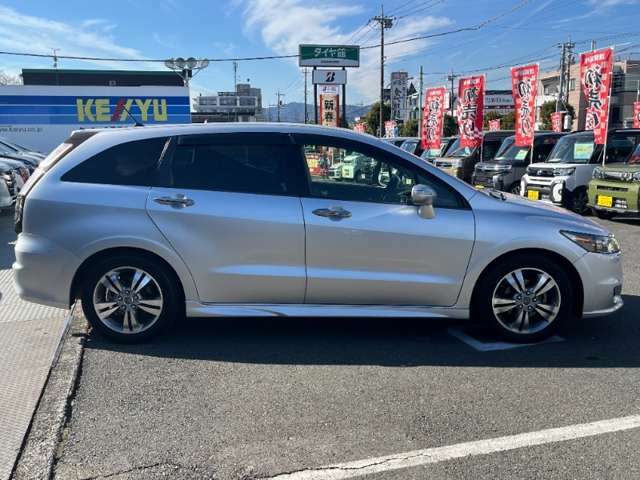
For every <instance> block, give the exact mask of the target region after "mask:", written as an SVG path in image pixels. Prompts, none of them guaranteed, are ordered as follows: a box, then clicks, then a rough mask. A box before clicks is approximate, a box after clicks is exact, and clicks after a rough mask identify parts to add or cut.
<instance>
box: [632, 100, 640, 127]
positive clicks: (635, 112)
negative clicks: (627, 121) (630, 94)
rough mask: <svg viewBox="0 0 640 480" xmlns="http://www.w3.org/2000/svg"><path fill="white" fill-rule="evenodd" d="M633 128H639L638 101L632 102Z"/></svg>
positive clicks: (639, 110) (639, 103) (639, 112)
mask: <svg viewBox="0 0 640 480" xmlns="http://www.w3.org/2000/svg"><path fill="white" fill-rule="evenodd" d="M633 128H640V102H633Z"/></svg>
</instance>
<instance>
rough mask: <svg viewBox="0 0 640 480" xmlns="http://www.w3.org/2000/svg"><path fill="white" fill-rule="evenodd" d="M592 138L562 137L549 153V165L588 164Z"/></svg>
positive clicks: (592, 148) (589, 136) (591, 151)
mask: <svg viewBox="0 0 640 480" xmlns="http://www.w3.org/2000/svg"><path fill="white" fill-rule="evenodd" d="M594 147H595V145H594V143H593V136H591V135H588V136H587V135H575V136H573V135H569V136H566V137H562V138H561V139H560V140H558V143H556V146H555V147H554V148H553V150H552V151H551V154H550V155H549V159H548V160H547V162H549V163H589V160H591V155H592V154H593V150H594Z"/></svg>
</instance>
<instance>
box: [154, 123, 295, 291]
mask: <svg viewBox="0 0 640 480" xmlns="http://www.w3.org/2000/svg"><path fill="white" fill-rule="evenodd" d="M296 152H297V150H296V149H295V147H294V146H293V145H292V144H291V141H290V139H289V137H288V136H285V135H281V134H271V133H267V134H257V133H240V134H209V135H186V136H181V137H176V138H174V139H173V142H172V145H171V146H170V147H169V149H168V151H167V152H166V153H165V155H164V157H165V158H164V159H163V164H162V167H161V168H162V170H163V174H162V177H163V180H162V182H161V185H162V186H160V187H154V188H152V190H151V192H150V196H149V198H148V201H147V210H148V212H149V215H150V216H151V218H152V219H153V221H154V222H155V223H156V225H157V226H158V228H159V229H160V230H161V231H162V233H163V234H164V235H165V237H166V238H167V239H168V241H169V242H170V243H171V244H172V245H173V247H174V248H175V250H176V251H177V252H178V254H179V255H180V256H181V257H182V258H183V259H184V261H185V263H186V264H187V266H188V267H189V269H190V270H191V273H192V275H193V277H194V280H195V282H196V286H197V289H198V293H199V296H200V299H201V301H203V302H215V303H303V301H304V291H305V281H306V277H305V264H304V261H305V258H304V248H305V244H304V242H305V240H304V237H305V232H304V224H303V218H302V208H301V204H300V199H299V193H300V192H299V183H300V175H299V174H298V175H297V176H296V174H295V172H294V171H293V170H292V169H293V168H295V167H296V166H299V161H298V160H299V155H298V154H297V153H296ZM292 159H293V161H292Z"/></svg>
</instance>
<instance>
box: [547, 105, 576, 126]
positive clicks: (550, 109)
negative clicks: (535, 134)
mask: <svg viewBox="0 0 640 480" xmlns="http://www.w3.org/2000/svg"><path fill="white" fill-rule="evenodd" d="M555 111H556V102H555V100H549V101H548V102H544V103H543V104H542V106H541V107H540V122H541V124H542V125H541V126H542V130H551V129H552V128H553V124H552V123H551V114H552V113H553V112H555ZM567 111H568V112H569V115H571V118H575V110H574V109H573V107H572V106H571V105H567Z"/></svg>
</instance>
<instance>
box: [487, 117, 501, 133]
mask: <svg viewBox="0 0 640 480" xmlns="http://www.w3.org/2000/svg"><path fill="white" fill-rule="evenodd" d="M496 130H500V119H499V118H496V119H495V120H489V131H490V132H495V131H496Z"/></svg>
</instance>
